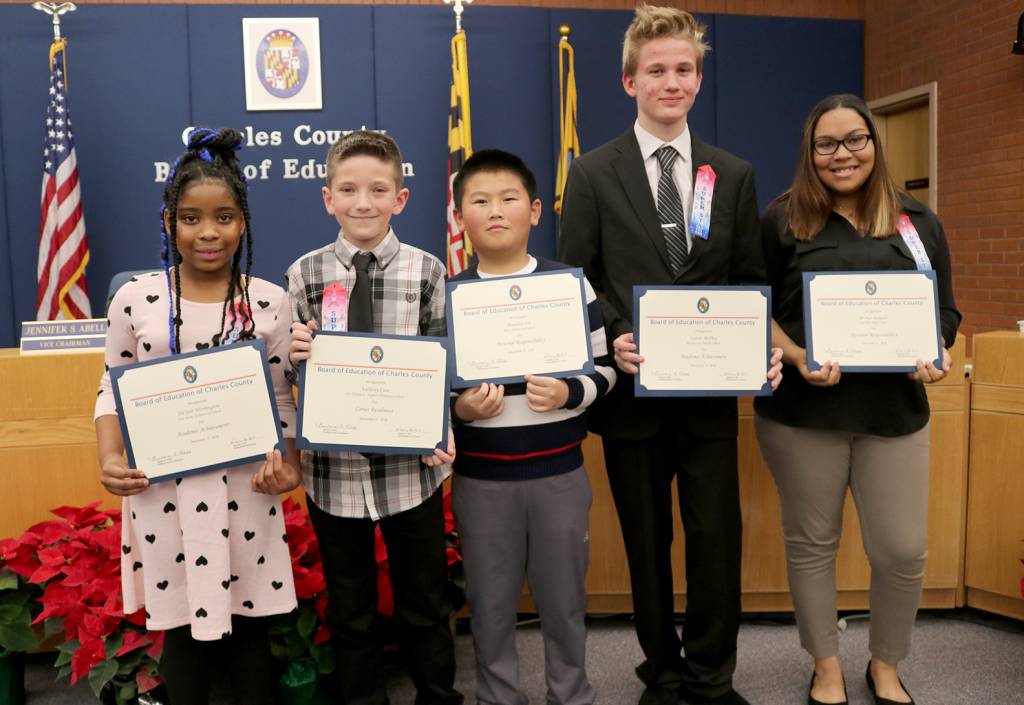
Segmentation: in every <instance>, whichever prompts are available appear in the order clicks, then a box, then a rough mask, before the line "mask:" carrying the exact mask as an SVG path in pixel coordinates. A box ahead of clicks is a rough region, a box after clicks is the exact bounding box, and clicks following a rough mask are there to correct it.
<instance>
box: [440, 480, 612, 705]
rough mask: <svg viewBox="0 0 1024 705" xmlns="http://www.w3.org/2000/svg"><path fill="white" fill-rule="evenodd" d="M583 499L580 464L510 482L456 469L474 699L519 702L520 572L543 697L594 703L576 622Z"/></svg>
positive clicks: (577, 704) (567, 703) (565, 704)
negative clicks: (539, 654)
mask: <svg viewBox="0 0 1024 705" xmlns="http://www.w3.org/2000/svg"><path fill="white" fill-rule="evenodd" d="M590 503H591V492H590V481H589V479H588V478H587V473H586V471H585V470H584V469H583V468H582V467H580V468H578V469H576V470H573V471H572V472H569V473H565V474H562V475H555V476H553V477H545V478H540V479H537V480H522V481H509V482H502V481H492V480H476V479H472V478H468V477H464V476H461V475H458V474H456V475H455V479H454V481H453V485H452V507H453V509H454V512H455V518H456V521H457V524H458V529H459V535H460V538H461V540H462V560H463V567H464V569H465V572H466V597H467V599H468V601H469V609H470V612H471V613H472V621H471V625H472V630H473V644H474V646H475V649H476V664H477V666H476V676H477V695H476V696H477V702H478V703H480V705H526V703H527V702H528V699H527V697H526V694H525V693H524V692H523V690H522V688H521V687H520V685H519V656H518V654H517V653H516V643H515V630H516V612H517V610H518V604H519V596H520V594H521V593H522V589H523V579H524V578H526V579H527V580H528V581H529V585H530V593H531V595H532V596H533V601H534V604H535V605H536V606H537V612H538V614H539V615H540V624H541V634H542V636H543V638H544V666H545V668H544V671H545V678H546V681H547V689H548V693H547V704H548V705H590V704H591V703H593V702H594V699H595V695H594V690H593V688H591V686H590V682H589V681H588V680H587V672H586V638H587V635H586V627H585V625H584V616H585V612H586V602H587V596H586V588H585V585H584V579H585V577H586V574H587V560H588V556H589V536H588V534H587V526H588V516H589V512H590Z"/></svg>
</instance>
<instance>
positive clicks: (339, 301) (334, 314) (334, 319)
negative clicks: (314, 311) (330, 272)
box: [320, 282, 348, 331]
mask: <svg viewBox="0 0 1024 705" xmlns="http://www.w3.org/2000/svg"><path fill="white" fill-rule="evenodd" d="M320 312H321V317H322V319H323V325H322V328H323V329H324V330H330V331H346V330H348V289H346V288H345V287H343V286H342V285H341V284H340V283H338V282H331V283H330V284H328V285H327V287H326V288H324V296H323V299H321V302H320Z"/></svg>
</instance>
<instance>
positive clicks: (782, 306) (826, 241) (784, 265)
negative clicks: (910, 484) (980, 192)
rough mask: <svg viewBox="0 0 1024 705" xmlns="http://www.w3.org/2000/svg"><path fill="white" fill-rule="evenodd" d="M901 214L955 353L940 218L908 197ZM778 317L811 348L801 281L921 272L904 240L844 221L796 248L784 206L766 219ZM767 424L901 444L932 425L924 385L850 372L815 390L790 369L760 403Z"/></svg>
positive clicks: (955, 323)
mask: <svg viewBox="0 0 1024 705" xmlns="http://www.w3.org/2000/svg"><path fill="white" fill-rule="evenodd" d="M902 207H903V212H904V213H906V214H907V215H908V216H910V221H911V222H912V223H913V224H914V227H915V228H916V229H917V232H918V235H920V237H921V242H922V244H923V245H924V248H925V251H926V252H927V253H928V259H929V260H931V264H932V268H933V269H934V270H935V273H936V280H937V283H938V292H939V301H938V305H939V320H940V327H941V331H942V338H943V341H944V342H945V345H946V347H950V346H951V345H952V344H953V342H954V340H955V338H956V331H957V328H958V327H959V325H960V312H959V311H957V309H956V303H955V302H954V301H953V280H952V275H951V274H950V265H949V246H948V244H947V243H946V234H945V232H944V231H943V229H942V223H941V222H940V221H939V219H938V217H937V216H936V215H935V214H934V213H932V212H931V211H930V210H929V209H928V208H926V207H925V206H924V205H922V204H921V203H919V202H918V201H915V200H914V199H912V198H910V197H909V196H903V197H902ZM761 234H762V240H763V243H764V255H765V263H766V265H767V268H768V282H769V283H770V284H771V287H772V315H773V317H774V318H775V321H776V322H777V323H778V324H779V326H781V327H782V329H783V330H784V331H785V332H786V335H788V336H789V337H790V338H792V339H793V342H794V343H796V344H797V345H799V346H801V347H806V343H805V340H804V316H803V273H804V272H842V271H876V270H893V269H910V270H912V269H916V263H915V262H914V257H913V255H911V253H910V249H909V248H908V247H907V245H906V243H904V242H903V238H902V237H900V235H899V234H893V235H890V236H889V237H886V238H874V237H864V236H862V235H861V234H860V233H859V232H857V230H856V229H855V228H854V227H853V226H852V225H851V224H850V223H849V222H848V221H847V220H846V219H845V218H843V217H842V216H840V215H838V214H836V213H832V214H831V215H830V216H829V219H828V222H827V223H826V224H825V227H824V228H823V229H822V230H821V232H819V233H818V235H817V236H816V237H814V239H812V240H808V241H798V240H797V239H796V238H795V237H794V236H793V232H792V231H791V230H790V229H789V223H788V221H787V219H786V207H785V205H784V204H774V205H772V206H771V207H770V208H769V209H768V210H767V211H766V212H765V214H764V216H763V217H762V219H761ZM754 408H755V409H756V411H757V413H759V414H761V415H762V416H764V417H766V418H769V419H772V420H773V421H777V422H779V423H782V424H786V425H787V426H799V427H806V428H820V429H828V430H836V431H847V432H850V433H865V434H871V435H876V436H902V435H906V434H908V433H913V432H914V431H917V430H920V429H921V428H923V427H924V425H925V424H926V423H928V415H929V411H928V397H927V395H926V394H925V391H924V385H923V384H921V383H920V382H915V381H913V380H911V379H909V378H908V377H907V375H906V374H903V373H898V374H897V373H873V372H860V373H856V372H849V373H847V372H844V373H843V376H842V378H841V379H840V380H839V384H837V385H835V386H832V387H815V386H814V385H812V384H809V383H808V382H807V381H806V380H805V379H804V378H803V377H802V376H801V375H800V372H799V371H797V369H796V368H795V367H792V366H789V365H785V366H784V370H783V380H782V384H780V385H779V388H778V389H777V390H776V391H775V394H774V395H773V396H771V397H758V398H757V399H756V400H755V402H754Z"/></svg>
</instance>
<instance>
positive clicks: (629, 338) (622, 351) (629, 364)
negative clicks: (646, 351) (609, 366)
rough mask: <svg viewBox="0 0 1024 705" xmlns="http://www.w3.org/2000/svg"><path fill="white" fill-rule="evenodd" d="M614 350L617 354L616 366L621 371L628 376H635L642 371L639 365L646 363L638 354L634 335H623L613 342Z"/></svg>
mask: <svg viewBox="0 0 1024 705" xmlns="http://www.w3.org/2000/svg"><path fill="white" fill-rule="evenodd" d="M612 350H613V351H614V352H615V364H616V365H618V367H619V369H620V370H622V371H623V372H625V373H626V374H628V375H635V374H636V373H637V372H639V371H640V368H639V367H637V365H639V364H640V363H641V362H643V361H644V357H643V355H637V354H636V344H635V343H634V342H633V334H632V333H623V334H622V335H620V336H619V337H618V338H616V339H615V340H613V341H612Z"/></svg>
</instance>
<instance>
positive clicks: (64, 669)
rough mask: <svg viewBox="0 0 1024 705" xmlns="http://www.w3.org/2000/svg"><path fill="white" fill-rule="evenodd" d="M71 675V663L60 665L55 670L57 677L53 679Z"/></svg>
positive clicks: (64, 678)
mask: <svg viewBox="0 0 1024 705" xmlns="http://www.w3.org/2000/svg"><path fill="white" fill-rule="evenodd" d="M70 677H71V664H70V663H69V664H68V665H66V666H61V667H60V669H58V671H57V677H56V678H55V679H54V680H58V681H59V680H67V679H68V678H70Z"/></svg>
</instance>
